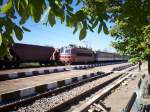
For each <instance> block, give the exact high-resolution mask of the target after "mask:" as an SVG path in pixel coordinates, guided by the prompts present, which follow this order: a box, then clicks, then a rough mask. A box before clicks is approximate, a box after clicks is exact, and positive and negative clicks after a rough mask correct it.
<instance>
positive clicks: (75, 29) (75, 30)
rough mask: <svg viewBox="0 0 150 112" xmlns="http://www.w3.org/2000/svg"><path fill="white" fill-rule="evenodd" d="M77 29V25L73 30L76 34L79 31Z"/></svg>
mask: <svg viewBox="0 0 150 112" xmlns="http://www.w3.org/2000/svg"><path fill="white" fill-rule="evenodd" d="M77 30H78V27H77V26H75V28H74V31H73V34H75V33H76V32H77Z"/></svg>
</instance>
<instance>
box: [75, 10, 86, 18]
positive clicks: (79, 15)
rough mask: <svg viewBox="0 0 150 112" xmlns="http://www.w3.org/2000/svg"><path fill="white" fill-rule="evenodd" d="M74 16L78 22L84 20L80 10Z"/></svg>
mask: <svg viewBox="0 0 150 112" xmlns="http://www.w3.org/2000/svg"><path fill="white" fill-rule="evenodd" d="M75 16H76V18H77V19H78V21H82V20H83V19H84V17H85V16H84V13H83V11H82V10H79V11H77V12H76V14H75Z"/></svg>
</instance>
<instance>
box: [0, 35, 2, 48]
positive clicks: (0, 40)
mask: <svg viewBox="0 0 150 112" xmlns="http://www.w3.org/2000/svg"><path fill="white" fill-rule="evenodd" d="M1 45H2V34H1V33H0V46H1Z"/></svg>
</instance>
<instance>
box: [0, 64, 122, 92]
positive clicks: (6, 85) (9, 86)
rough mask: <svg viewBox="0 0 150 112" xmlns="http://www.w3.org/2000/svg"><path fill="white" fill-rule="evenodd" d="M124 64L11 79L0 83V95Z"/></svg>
mask: <svg viewBox="0 0 150 112" xmlns="http://www.w3.org/2000/svg"><path fill="white" fill-rule="evenodd" d="M122 65H124V64H115V65H107V66H101V67H95V68H92V69H88V70H72V71H65V72H60V73H53V74H47V75H40V76H32V77H26V78H20V79H13V80H7V81H1V82H0V94H4V93H8V92H10V91H16V90H19V89H22V88H28V87H34V86H38V85H42V84H47V83H50V82H54V81H58V80H63V79H65V78H72V77H76V76H81V75H85V74H89V73H93V72H98V71H102V72H109V71H111V70H112V69H113V68H114V67H117V66H122Z"/></svg>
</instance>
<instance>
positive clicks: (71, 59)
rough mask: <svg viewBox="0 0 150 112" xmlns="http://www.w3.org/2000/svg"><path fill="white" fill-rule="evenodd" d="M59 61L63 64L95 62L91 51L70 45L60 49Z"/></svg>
mask: <svg viewBox="0 0 150 112" xmlns="http://www.w3.org/2000/svg"><path fill="white" fill-rule="evenodd" d="M60 61H61V62H63V63H65V64H73V63H90V62H94V61H95V55H94V52H93V51H92V50H91V49H88V48H81V47H80V48H79V47H76V46H73V45H71V46H67V47H63V48H61V50H60Z"/></svg>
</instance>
